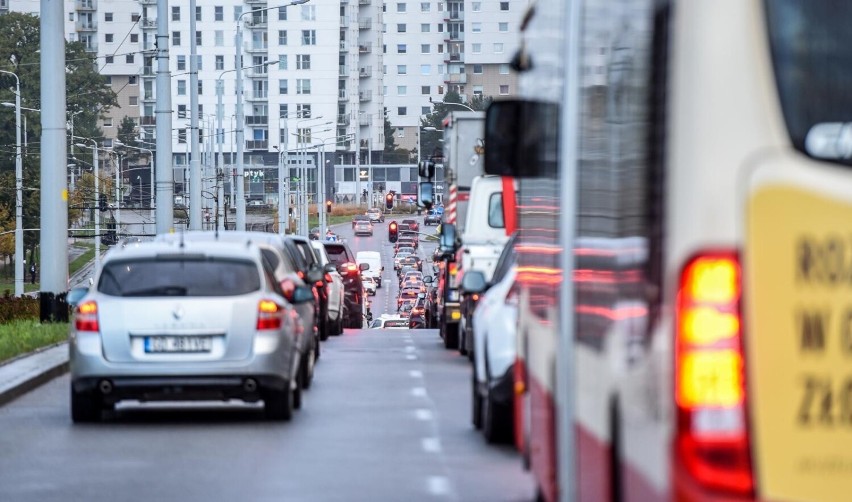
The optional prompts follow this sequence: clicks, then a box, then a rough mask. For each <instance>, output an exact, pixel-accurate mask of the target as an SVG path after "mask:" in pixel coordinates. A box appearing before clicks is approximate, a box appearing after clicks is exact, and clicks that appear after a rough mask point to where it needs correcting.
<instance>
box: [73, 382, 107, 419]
mask: <svg viewBox="0 0 852 502" xmlns="http://www.w3.org/2000/svg"><path fill="white" fill-rule="evenodd" d="M101 411H102V406H101V399H100V397H99V396H96V395H95V393H94V391H89V392H77V391H75V390H74V385H73V384H72V385H71V421H72V422H74V423H75V424H82V423H91V422H98V421H100V419H101Z"/></svg>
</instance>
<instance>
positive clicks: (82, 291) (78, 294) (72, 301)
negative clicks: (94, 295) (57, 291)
mask: <svg viewBox="0 0 852 502" xmlns="http://www.w3.org/2000/svg"><path fill="white" fill-rule="evenodd" d="M88 292H89V288H86V287H77V288H71V290H70V291H68V294H66V295H65V301H66V302H67V303H68V305H70V306H72V307H76V306H77V304H78V303H80V300H82V299H83V297H84V296H86V294H87V293H88Z"/></svg>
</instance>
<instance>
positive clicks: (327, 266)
mask: <svg viewBox="0 0 852 502" xmlns="http://www.w3.org/2000/svg"><path fill="white" fill-rule="evenodd" d="M323 270H324V271H325V272H328V273H331V272H337V265H335V264H334V263H326V264H325V267H323Z"/></svg>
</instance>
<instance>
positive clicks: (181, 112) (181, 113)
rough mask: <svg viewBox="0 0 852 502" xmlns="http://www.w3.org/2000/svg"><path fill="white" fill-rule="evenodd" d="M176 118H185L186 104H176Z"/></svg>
mask: <svg viewBox="0 0 852 502" xmlns="http://www.w3.org/2000/svg"><path fill="white" fill-rule="evenodd" d="M177 118H179V119H185V118H186V105H178V111H177Z"/></svg>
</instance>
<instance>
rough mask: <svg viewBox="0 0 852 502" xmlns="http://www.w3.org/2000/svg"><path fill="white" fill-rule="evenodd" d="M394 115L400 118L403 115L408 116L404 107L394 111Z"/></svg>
mask: <svg viewBox="0 0 852 502" xmlns="http://www.w3.org/2000/svg"><path fill="white" fill-rule="evenodd" d="M396 114H397V115H399V116H400V117H402V116H403V115H408V108H407V107H405V106H400V107H399V108H397V109H396Z"/></svg>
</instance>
